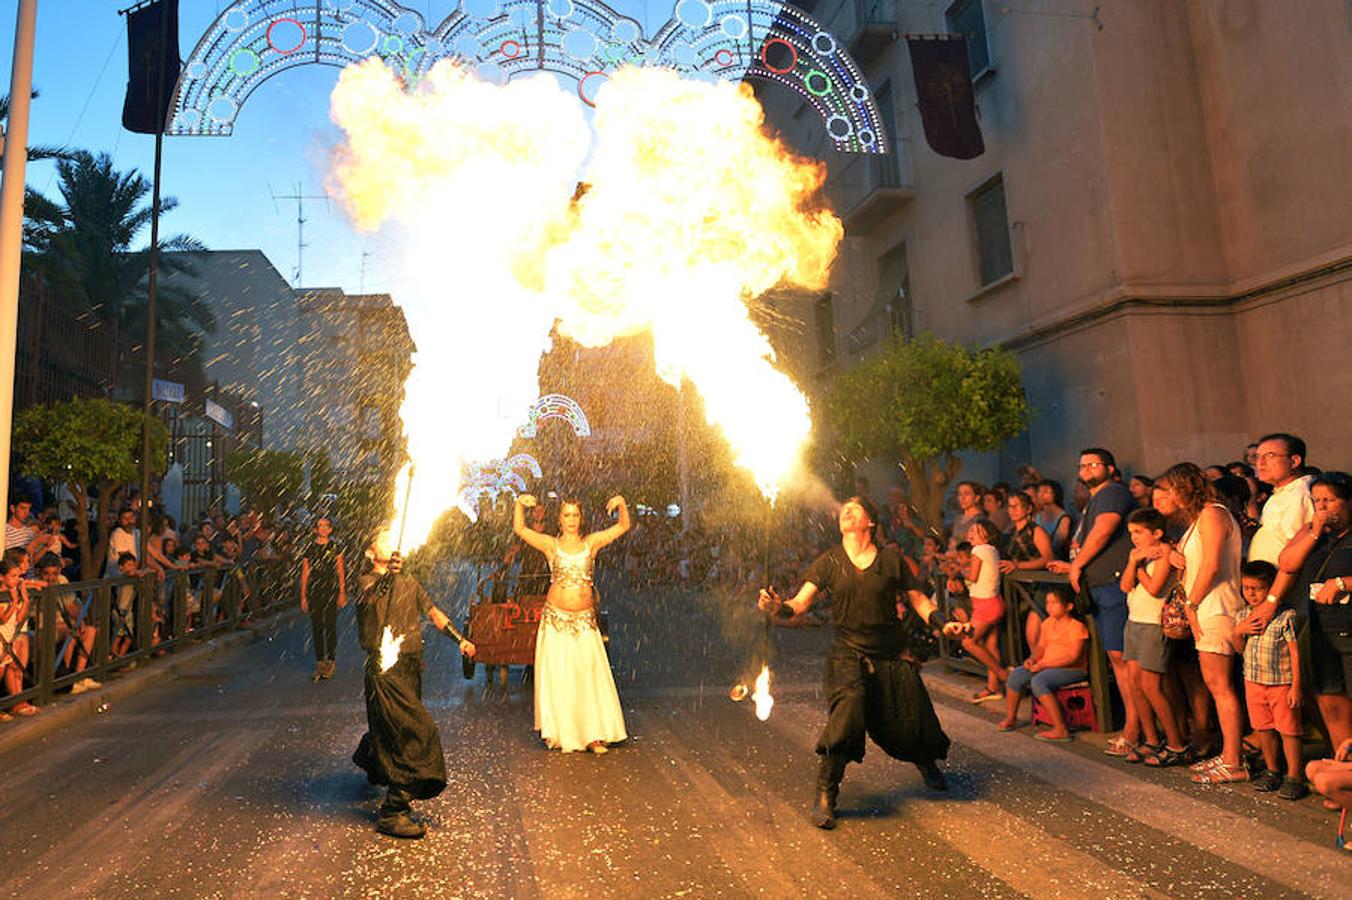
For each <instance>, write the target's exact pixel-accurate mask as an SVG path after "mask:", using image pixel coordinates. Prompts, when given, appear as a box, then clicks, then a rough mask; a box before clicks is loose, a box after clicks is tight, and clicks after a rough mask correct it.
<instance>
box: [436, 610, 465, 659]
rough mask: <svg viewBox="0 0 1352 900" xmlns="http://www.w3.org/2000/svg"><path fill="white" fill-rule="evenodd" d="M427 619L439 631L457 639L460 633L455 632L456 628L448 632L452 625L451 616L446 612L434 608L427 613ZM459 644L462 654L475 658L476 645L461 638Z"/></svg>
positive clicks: (452, 638)
mask: <svg viewBox="0 0 1352 900" xmlns="http://www.w3.org/2000/svg"><path fill="white" fill-rule="evenodd" d="M427 618H429V619H431V620H432V625H433V626H434V627H435V628H436V629H437V631H440V632H443V633H445V634H449V635H451V640H455V639H456V635H458V634H459V632H458V631H455V629H454V626H452V627H451V631H447V626H450V625H451V619H450V616H448V615H446V614H445V613H444V612H442V611H441V610H439V609H437V608H436V607H435V606H433V607H432V608H431V609H429V610H428V611H427ZM452 632H454V634H452ZM459 644H460V652H461V653H463V654H465V655H466V656H468V657H470V658H473V657H474V652H475V648H474V644H472V643H470V641H469V639H468V638H464V637H462V638H460V640H459Z"/></svg>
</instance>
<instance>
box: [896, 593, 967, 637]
mask: <svg viewBox="0 0 1352 900" xmlns="http://www.w3.org/2000/svg"><path fill="white" fill-rule="evenodd" d="M906 602H907V603H908V604H910V606H911V609H913V610H915V614H916V615H917V616H919V617H920V621H922V622H924V623H925V624H926V625H928V626H929V627H930V628H934V629H939V630H942V631H943V633H944V634H945V635H947V636H948V637H957V636H958V635H960V634H964V633H966V632H968V631H971V630H972V626H971V625H970V624H969V623H966V622H958V621H949V620H947V617H946V616H945V615H944V614H943V613H941V612H939V604H937V603H935V602H934V601H933V600H931V599H930V598H929V597H926V596H925V595H924V594H923V593H921V592H920V591H916V590H910V591H907V592H906Z"/></svg>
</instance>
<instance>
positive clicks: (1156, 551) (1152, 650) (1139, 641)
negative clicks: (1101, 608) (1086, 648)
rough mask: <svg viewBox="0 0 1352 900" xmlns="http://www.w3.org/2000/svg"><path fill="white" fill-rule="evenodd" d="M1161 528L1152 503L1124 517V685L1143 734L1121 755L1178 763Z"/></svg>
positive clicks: (1180, 750) (1181, 753) (1183, 748)
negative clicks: (1127, 549)
mask: <svg viewBox="0 0 1352 900" xmlns="http://www.w3.org/2000/svg"><path fill="white" fill-rule="evenodd" d="M1166 527H1167V523H1166V522H1165V519H1164V516H1163V515H1162V514H1161V513H1160V512H1159V511H1158V510H1156V509H1153V508H1151V507H1145V508H1142V509H1136V510H1133V511H1132V512H1131V514H1130V515H1128V516H1127V533H1128V534H1129V535H1130V536H1131V553H1130V554H1128V556H1127V565H1126V567H1125V568H1124V569H1123V570H1122V581H1121V583H1120V585H1119V586H1120V587H1121V588H1122V591H1123V592H1124V593H1125V594H1126V595H1127V626H1126V631H1125V632H1124V634H1123V647H1122V659H1123V660H1124V661H1125V662H1126V664H1127V681H1128V684H1127V687H1128V689H1129V690H1131V692H1132V693H1133V695H1134V697H1135V702H1136V709H1137V710H1139V711H1140V721H1141V732H1142V734H1143V735H1144V736H1145V743H1144V744H1141V745H1139V746H1136V747H1133V748H1132V749H1131V750H1129V751H1128V752H1127V755H1126V756H1125V757H1124V759H1125V760H1126V761H1127V762H1131V763H1138V762H1144V763H1145V764H1146V765H1149V766H1177V765H1180V764H1181V763H1183V762H1186V758H1187V745H1186V744H1185V743H1184V741H1183V726H1182V724H1181V722H1180V720H1179V716H1178V713H1177V712H1176V711H1175V710H1174V708H1173V704H1172V703H1170V702H1169V697H1168V695H1167V694H1166V693H1165V692H1164V676H1165V673H1167V672H1168V671H1169V666H1168V659H1169V648H1168V644H1167V643H1166V642H1165V639H1164V629H1163V627H1162V626H1161V618H1162V616H1163V612H1164V597H1165V595H1166V593H1167V592H1168V584H1169V580H1170V577H1171V575H1172V574H1173V568H1172V567H1171V566H1170V565H1169V546H1168V545H1167V544H1165V543H1164V530H1165V528H1166ZM1156 719H1158V720H1159V724H1160V727H1161V728H1163V729H1164V740H1160V735H1159V731H1158V730H1156V728H1155V720H1156Z"/></svg>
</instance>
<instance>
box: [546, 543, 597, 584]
mask: <svg viewBox="0 0 1352 900" xmlns="http://www.w3.org/2000/svg"><path fill="white" fill-rule="evenodd" d="M549 573H550V580H551V582H552V583H554V584H557V585H559V586H560V587H591V586H592V574H591V573H592V558H591V551H590V550H588V549H587V548H585V547H584V548H582V549H581V550H578V551H576V552H569V551H567V550H564V549H562V548H559V547H556V548H555V549H554V555H553V556H552V557H550V559H549Z"/></svg>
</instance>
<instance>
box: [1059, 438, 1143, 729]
mask: <svg viewBox="0 0 1352 900" xmlns="http://www.w3.org/2000/svg"><path fill="white" fill-rule="evenodd" d="M1116 476H1117V460H1116V459H1115V458H1114V457H1113V454H1112V453H1111V452H1110V451H1108V450H1105V449H1103V448H1102V447H1088V448H1086V449H1084V450H1081V451H1080V481H1081V483H1083V484H1084V486H1085V487H1087V488H1088V489H1089V504H1088V506H1086V507H1085V510H1084V515H1083V516H1082V517H1081V518H1080V524H1079V526H1078V527H1077V528H1076V529H1075V535H1074V537H1073V538H1072V539H1071V542H1070V557H1071V561H1070V562H1069V563H1065V562H1053V563H1050V564H1048V566H1047V568H1048V570H1050V571H1052V572H1064V573H1065V574H1066V575H1068V576H1069V577H1070V584H1071V587H1073V588H1074V589H1075V590H1076V591H1080V590H1087V591H1088V593H1089V597H1090V600H1091V604H1090V612H1091V613H1092V614H1093V616H1094V626H1095V628H1096V629H1097V630H1098V638H1099V643H1100V644H1102V645H1103V649H1104V650H1105V651H1106V652H1107V654H1108V661H1109V662H1110V663H1112V667H1113V677H1114V678H1115V679H1116V680H1117V683H1118V684H1119V685H1126V684H1127V683H1128V682H1127V664H1126V661H1125V660H1123V659H1122V648H1123V635H1124V633H1125V631H1126V627H1127V595H1126V594H1125V593H1123V591H1122V588H1121V585H1120V581H1121V579H1122V570H1123V569H1124V568H1126V564H1127V554H1128V553H1129V552H1130V551H1131V539H1130V537H1129V536H1128V534H1127V516H1129V515H1130V514H1131V513H1132V511H1133V510H1135V509H1136V500H1135V498H1133V497H1132V496H1131V491H1130V490H1128V489H1127V486H1126V485H1124V484H1123V483H1122V482H1121V481H1119V480H1117V477H1116ZM1122 701H1123V705H1124V706H1125V708H1126V723H1125V726H1124V728H1123V731H1122V736H1121V737H1118V738H1117V739H1116V740H1115V741H1112V742H1109V745H1108V751H1107V752H1108V753H1109V755H1112V756H1125V755H1126V754H1127V752H1128V751H1129V750H1130V748H1131V745H1132V744H1134V743H1135V741H1136V736H1137V734H1136V733H1137V729H1138V728H1139V727H1140V724H1139V720H1138V719H1137V713H1136V709H1135V706H1134V704H1133V703H1132V702H1131V692H1130V691H1127V690H1123V691H1122Z"/></svg>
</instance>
